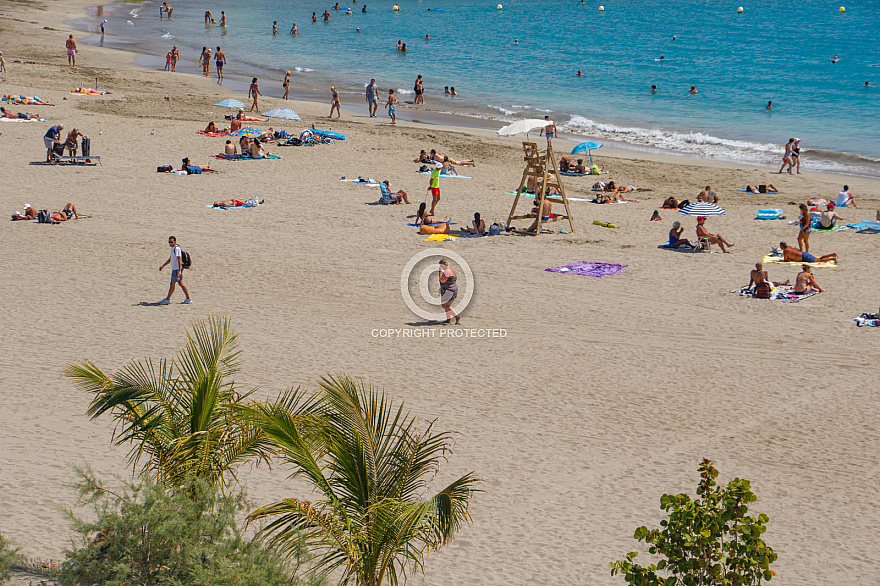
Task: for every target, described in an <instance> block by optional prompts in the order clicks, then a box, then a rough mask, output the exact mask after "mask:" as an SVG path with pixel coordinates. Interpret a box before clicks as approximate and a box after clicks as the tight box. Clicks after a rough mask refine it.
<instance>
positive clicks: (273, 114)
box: [263, 108, 302, 130]
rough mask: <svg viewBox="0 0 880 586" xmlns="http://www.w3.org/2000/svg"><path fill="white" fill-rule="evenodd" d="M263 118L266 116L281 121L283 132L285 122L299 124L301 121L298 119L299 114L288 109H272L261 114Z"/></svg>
mask: <svg viewBox="0 0 880 586" xmlns="http://www.w3.org/2000/svg"><path fill="white" fill-rule="evenodd" d="M263 116H266V117H267V118H279V119H281V130H284V121H285V120H293V121H294V122H299V121H300V120H302V119H301V118H300V117H299V114H297V113H296V112H294V111H293V110H291V109H290V108H272V109H271V110H269V111H268V112H263Z"/></svg>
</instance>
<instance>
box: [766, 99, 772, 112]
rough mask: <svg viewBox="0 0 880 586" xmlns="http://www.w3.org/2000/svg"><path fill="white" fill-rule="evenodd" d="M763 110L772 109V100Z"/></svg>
mask: <svg viewBox="0 0 880 586" xmlns="http://www.w3.org/2000/svg"><path fill="white" fill-rule="evenodd" d="M764 109H765V110H772V109H773V100H770V101H769V102H767V107H766V108H764Z"/></svg>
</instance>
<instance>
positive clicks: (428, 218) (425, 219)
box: [415, 202, 452, 227]
mask: <svg viewBox="0 0 880 586" xmlns="http://www.w3.org/2000/svg"><path fill="white" fill-rule="evenodd" d="M451 220H452V218H450V217H449V216H446V217H445V218H442V219H441V218H438V217H436V216H432V215H431V214H429V213H428V212H427V204H425V202H422V203H420V204H419V211H418V212H416V222H415V223H416V226H419V225H421V224H425V225H427V226H438V227H440V226H445V225H446V224H447V222H450V221H451Z"/></svg>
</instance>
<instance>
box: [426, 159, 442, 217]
mask: <svg viewBox="0 0 880 586" xmlns="http://www.w3.org/2000/svg"><path fill="white" fill-rule="evenodd" d="M442 168H443V163H441V162H439V161H438V162H436V163H434V168H433V169H431V178H430V179H429V180H428V191H429V192H430V193H431V215H432V216H433V215H434V209H435V208H436V207H437V204H438V203H440V169H442Z"/></svg>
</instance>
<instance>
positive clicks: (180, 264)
mask: <svg viewBox="0 0 880 586" xmlns="http://www.w3.org/2000/svg"><path fill="white" fill-rule="evenodd" d="M168 246H170V247H171V256H170V257H169V258H168V260H166V261H165V263H164V264H162V266H160V267H159V272H162V269H164V268H165V266H166V265H168V263H171V287H169V289H168V297H166V298H165V299H163V300H162V301H160V302H159V305H168V304H169V303H171V294H172V293H174V285H175V284H176V283H180V288H181V289H183V294H184V295H186V299H184V300H183V301H181V303H192V299H190V297H189V290H188V289H187V288H186V285H184V284H183V269H186V268H189V266H190V260H189V255H188V254H187V253H185V252H183V251H182V250H181V249H180V246H178V244H177V238H175V237H174V236H169V237H168Z"/></svg>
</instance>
